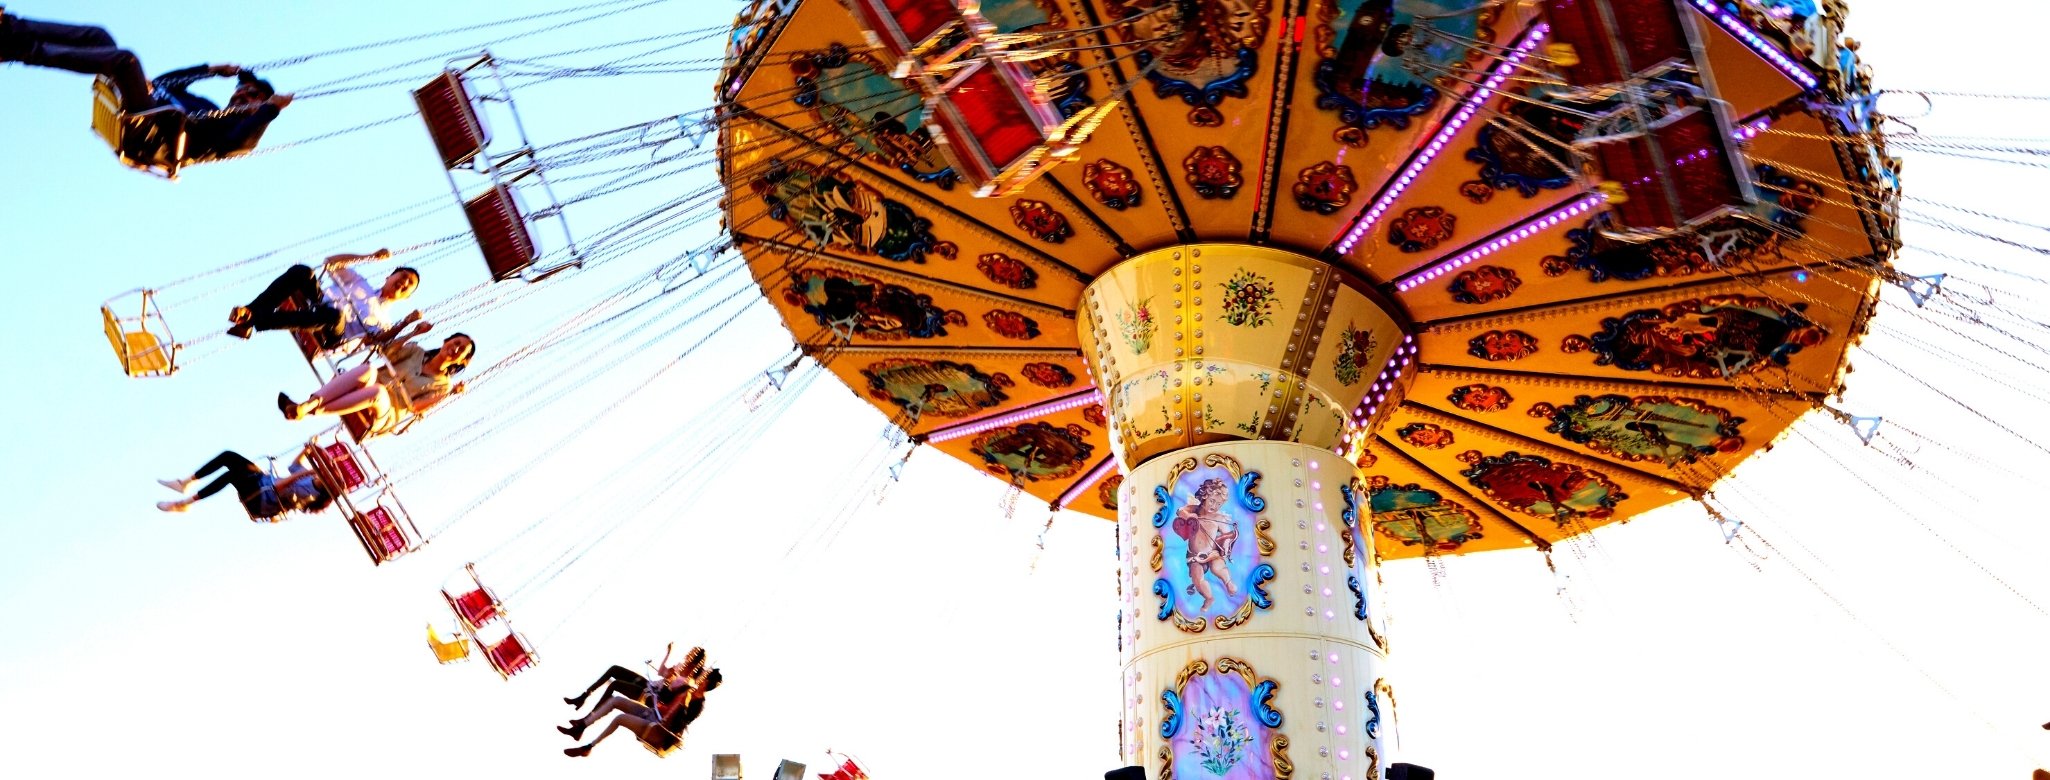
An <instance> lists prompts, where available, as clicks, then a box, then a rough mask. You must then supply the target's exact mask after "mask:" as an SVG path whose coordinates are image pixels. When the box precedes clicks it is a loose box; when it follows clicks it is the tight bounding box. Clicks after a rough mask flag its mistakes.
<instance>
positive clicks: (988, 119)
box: [929, 60, 1062, 197]
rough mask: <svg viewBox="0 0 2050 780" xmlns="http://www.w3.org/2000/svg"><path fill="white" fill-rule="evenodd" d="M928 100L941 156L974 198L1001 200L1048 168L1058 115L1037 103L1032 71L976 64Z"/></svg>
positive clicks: (1058, 126) (997, 63)
mask: <svg viewBox="0 0 2050 780" xmlns="http://www.w3.org/2000/svg"><path fill="white" fill-rule="evenodd" d="M948 84H949V86H950V89H948V90H947V92H946V93H945V94H941V95H936V96H934V97H933V98H932V99H931V100H930V101H929V104H930V105H929V108H930V109H931V113H930V116H931V120H930V121H931V123H932V126H933V127H935V128H936V129H937V130H938V131H939V132H938V133H937V136H938V139H939V141H940V144H941V145H942V146H943V147H945V149H946V152H947V157H948V158H949V159H951V160H952V161H953V162H954V166H955V167H954V169H955V170H957V171H960V172H961V174H962V175H963V176H964V177H965V178H966V179H968V181H969V182H970V183H972V184H974V185H975V187H976V194H977V195H978V196H983V197H988V196H991V195H998V196H1001V195H1007V194H1010V193H1012V192H1015V191H1016V190H1017V189H1018V188H1021V187H1023V186H1024V185H1025V183H1026V182H1029V181H1031V179H1032V178H1033V177H1034V176H1035V175H1036V174H1037V172H1038V170H1039V169H1040V168H1041V167H1043V166H1045V165H1047V164H1050V163H1051V162H1052V161H1050V160H1048V159H1046V158H1047V157H1048V156H1049V155H1053V154H1055V151H1056V150H1055V148H1054V147H1053V146H1052V141H1053V139H1055V138H1057V137H1058V136H1060V134H1061V132H1062V130H1061V115H1060V112H1059V111H1057V110H1055V109H1054V107H1053V106H1052V105H1050V104H1048V103H1047V102H1046V101H1045V100H1043V99H1041V98H1040V96H1039V95H1038V93H1037V90H1036V88H1035V87H1034V86H1033V78H1032V72H1031V71H1029V70H1026V69H1025V66H1023V65H1020V64H1018V63H1015V62H1000V61H995V60H980V61H977V62H975V63H973V64H970V65H969V66H968V67H967V68H965V69H964V70H963V72H962V74H961V75H959V76H956V77H955V78H954V79H953V80H952V81H950V82H948Z"/></svg>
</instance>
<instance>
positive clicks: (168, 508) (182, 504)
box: [157, 501, 192, 512]
mask: <svg viewBox="0 0 2050 780" xmlns="http://www.w3.org/2000/svg"><path fill="white" fill-rule="evenodd" d="M157 508H158V509H160V510H163V511H165V512H183V511H185V510H187V509H190V508H192V502H190V501H158V502H157Z"/></svg>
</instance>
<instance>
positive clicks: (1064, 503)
mask: <svg viewBox="0 0 2050 780" xmlns="http://www.w3.org/2000/svg"><path fill="white" fill-rule="evenodd" d="M1117 463H1118V459H1117V457H1116V456H1109V457H1105V458H1104V459H1103V462H1101V463H1098V464H1096V468H1093V469H1090V470H1089V473H1087V474H1084V475H1082V479H1081V480H1080V481H1078V482H1076V483H1075V484H1073V485H1069V486H1068V490H1067V492H1065V493H1062V494H1061V500H1059V501H1056V502H1054V505H1053V507H1054V508H1055V509H1066V508H1068V505H1069V504H1071V503H1074V501H1075V497H1076V496H1079V495H1081V494H1082V491H1083V490H1086V489H1088V488H1089V486H1090V485H1094V484H1096V481H1097V480H1099V479H1103V474H1104V472H1107V471H1110V469H1111V467H1112V466H1116V465H1117Z"/></svg>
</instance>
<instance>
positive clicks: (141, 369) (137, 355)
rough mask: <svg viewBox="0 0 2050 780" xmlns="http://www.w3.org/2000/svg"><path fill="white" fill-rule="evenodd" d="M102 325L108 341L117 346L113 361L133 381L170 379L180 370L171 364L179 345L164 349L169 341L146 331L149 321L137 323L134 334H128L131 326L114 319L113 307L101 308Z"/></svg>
mask: <svg viewBox="0 0 2050 780" xmlns="http://www.w3.org/2000/svg"><path fill="white" fill-rule="evenodd" d="M100 321H101V323H102V324H103V325H104V326H105V328H106V331H107V341H108V342H110V343H112V344H113V345H114V357H115V358H117V359H119V360H120V361H121V370H122V371H123V372H124V373H126V374H128V375H129V376H132V377H152V376H170V375H171V372H173V371H176V370H178V367H177V365H175V363H174V361H173V360H172V357H173V355H175V354H176V353H177V349H178V345H176V344H171V345H169V346H166V345H165V343H164V342H165V341H166V340H167V339H164V338H158V337H157V335H156V334H154V333H151V332H149V331H148V330H147V327H148V325H147V317H144V318H140V319H138V320H137V321H136V322H135V323H134V324H135V326H136V329H135V330H129V329H128V327H127V324H128V323H125V322H123V321H122V319H121V318H119V317H116V316H114V310H113V309H112V308H111V307H107V306H102V307H100Z"/></svg>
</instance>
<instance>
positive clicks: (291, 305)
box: [278, 293, 327, 362]
mask: <svg viewBox="0 0 2050 780" xmlns="http://www.w3.org/2000/svg"><path fill="white" fill-rule="evenodd" d="M312 308H313V304H312V302H311V301H308V300H306V297H305V296H303V295H299V294H296V293H294V294H292V295H290V296H286V298H285V299H284V300H283V301H280V302H279V303H278V311H308V310H311V309H312ZM288 332H289V333H291V334H292V343H294V344H297V345H299V354H301V355H304V356H305V357H306V360H307V362H312V361H314V360H315V359H317V358H319V357H320V355H321V353H323V352H326V351H327V349H326V348H324V347H322V346H321V344H320V337H319V336H317V335H314V334H313V333H309V332H307V331H303V330H294V331H288Z"/></svg>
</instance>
